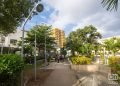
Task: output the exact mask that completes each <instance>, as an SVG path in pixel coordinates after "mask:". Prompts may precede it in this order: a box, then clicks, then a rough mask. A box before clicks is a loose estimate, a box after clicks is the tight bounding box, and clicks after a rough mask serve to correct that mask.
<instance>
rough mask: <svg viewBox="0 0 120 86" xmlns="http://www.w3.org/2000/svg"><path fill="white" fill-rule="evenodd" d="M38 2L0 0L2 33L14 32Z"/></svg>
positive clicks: (0, 29) (0, 30) (31, 0)
mask: <svg viewBox="0 0 120 86" xmlns="http://www.w3.org/2000/svg"><path fill="white" fill-rule="evenodd" d="M36 3H37V2H35V1H33V0H0V33H3V34H8V33H12V32H14V30H15V29H16V27H17V26H20V25H21V23H22V22H23V21H24V20H25V18H26V17H27V16H28V15H29V13H30V10H32V8H33V6H34V5H35V4H36Z"/></svg>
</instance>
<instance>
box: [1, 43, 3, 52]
mask: <svg viewBox="0 0 120 86" xmlns="http://www.w3.org/2000/svg"><path fill="white" fill-rule="evenodd" d="M1 54H3V42H2V47H1Z"/></svg>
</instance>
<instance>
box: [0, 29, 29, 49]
mask: <svg viewBox="0 0 120 86" xmlns="http://www.w3.org/2000/svg"><path fill="white" fill-rule="evenodd" d="M26 34H27V31H25V33H24V37H26ZM21 38H22V30H20V29H17V30H16V31H15V32H14V33H11V34H8V35H7V36H0V47H2V46H3V47H14V48H18V47H19V46H18V44H17V43H18V41H20V40H21Z"/></svg>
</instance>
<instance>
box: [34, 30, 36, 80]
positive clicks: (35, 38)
mask: <svg viewBox="0 0 120 86" xmlns="http://www.w3.org/2000/svg"><path fill="white" fill-rule="evenodd" d="M34 62H35V81H36V32H35V58H34Z"/></svg>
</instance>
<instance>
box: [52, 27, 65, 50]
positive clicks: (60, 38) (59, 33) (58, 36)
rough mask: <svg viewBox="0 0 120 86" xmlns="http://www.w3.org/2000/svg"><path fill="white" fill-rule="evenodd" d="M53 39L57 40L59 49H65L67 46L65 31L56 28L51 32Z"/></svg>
mask: <svg viewBox="0 0 120 86" xmlns="http://www.w3.org/2000/svg"><path fill="white" fill-rule="evenodd" d="M51 33H52V37H54V38H55V42H56V43H57V46H56V47H57V48H63V47H64V44H65V33H64V31H63V30H60V29H58V28H54V29H52V30H51Z"/></svg>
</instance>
